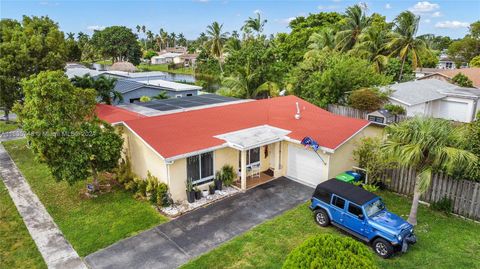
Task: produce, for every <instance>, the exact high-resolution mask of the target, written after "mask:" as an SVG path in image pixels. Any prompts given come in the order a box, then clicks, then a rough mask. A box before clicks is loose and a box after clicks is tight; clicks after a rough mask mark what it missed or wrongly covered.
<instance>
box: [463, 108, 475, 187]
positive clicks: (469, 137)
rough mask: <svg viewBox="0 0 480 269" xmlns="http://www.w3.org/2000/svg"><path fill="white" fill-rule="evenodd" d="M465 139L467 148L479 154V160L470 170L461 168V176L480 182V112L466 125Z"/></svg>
mask: <svg viewBox="0 0 480 269" xmlns="http://www.w3.org/2000/svg"><path fill="white" fill-rule="evenodd" d="M464 141H465V142H466V143H464V147H465V149H466V150H469V151H470V152H472V153H473V154H475V156H477V162H476V163H474V164H473V169H471V170H470V171H465V170H460V174H461V177H462V178H466V179H470V180H472V181H477V182H480V112H479V113H477V118H476V119H475V120H474V121H473V122H471V123H470V124H468V125H467V126H466V136H465V140H464Z"/></svg>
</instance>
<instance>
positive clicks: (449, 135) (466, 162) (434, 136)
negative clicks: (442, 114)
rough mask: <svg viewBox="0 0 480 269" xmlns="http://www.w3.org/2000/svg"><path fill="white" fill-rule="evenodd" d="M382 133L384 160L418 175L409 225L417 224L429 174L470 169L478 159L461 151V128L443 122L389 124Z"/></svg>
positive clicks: (411, 121)
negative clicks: (412, 169) (383, 134)
mask: <svg viewBox="0 0 480 269" xmlns="http://www.w3.org/2000/svg"><path fill="white" fill-rule="evenodd" d="M385 131H386V137H387V139H386V141H385V142H384V144H383V145H382V150H383V152H384V153H385V154H386V157H387V158H391V159H392V160H394V161H396V162H397V163H398V164H399V165H401V166H406V167H413V168H414V169H415V171H416V172H417V177H416V179H415V187H414V193H413V202H412V207H411V209H410V215H409V216H408V222H409V223H411V224H412V225H416V224H417V209H418V202H419V199H420V195H421V194H422V193H423V192H425V191H426V190H427V189H428V187H429V186H430V182H431V178H432V172H433V171H439V170H440V171H452V170H454V169H458V168H459V167H462V168H466V169H470V168H471V167H472V165H473V164H474V163H476V162H477V161H478V160H477V157H476V156H475V155H474V154H473V153H471V152H469V151H466V150H463V149H460V145H461V144H462V142H463V141H462V139H463V135H462V132H463V129H461V128H455V127H453V125H452V124H451V123H450V122H448V121H446V120H440V119H434V118H420V117H416V118H413V119H411V120H407V121H404V122H402V123H399V124H396V125H389V126H387V128H386V129H385Z"/></svg>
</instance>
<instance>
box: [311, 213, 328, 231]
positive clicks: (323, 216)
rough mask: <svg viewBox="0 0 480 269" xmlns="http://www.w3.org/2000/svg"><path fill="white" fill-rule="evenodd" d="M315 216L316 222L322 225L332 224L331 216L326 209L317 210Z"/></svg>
mask: <svg viewBox="0 0 480 269" xmlns="http://www.w3.org/2000/svg"><path fill="white" fill-rule="evenodd" d="M313 217H314V218H315V222H316V223H317V224H318V225H320V226H322V227H326V226H328V225H330V217H328V214H327V211H325V210H324V209H317V210H315V211H314V212H313Z"/></svg>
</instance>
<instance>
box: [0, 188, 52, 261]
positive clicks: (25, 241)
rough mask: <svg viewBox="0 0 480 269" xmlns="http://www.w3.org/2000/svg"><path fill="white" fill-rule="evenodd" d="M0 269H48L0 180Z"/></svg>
mask: <svg viewBox="0 0 480 269" xmlns="http://www.w3.org/2000/svg"><path fill="white" fill-rule="evenodd" d="M0 238H1V240H0V268H4V269H7V268H12V269H13V268H32V269H33V268H47V265H46V264H45V262H44V261H43V258H42V256H41V255H40V252H38V249H37V246H36V245H35V242H33V239H32V238H31V237H30V234H29V233H28V230H27V227H25V224H24V223H23V220H22V218H21V217H20V215H19V214H18V211H17V208H16V207H15V205H14V204H13V202H12V199H10V195H9V194H8V191H7V188H6V187H5V185H4V184H3V181H2V180H1V179H0Z"/></svg>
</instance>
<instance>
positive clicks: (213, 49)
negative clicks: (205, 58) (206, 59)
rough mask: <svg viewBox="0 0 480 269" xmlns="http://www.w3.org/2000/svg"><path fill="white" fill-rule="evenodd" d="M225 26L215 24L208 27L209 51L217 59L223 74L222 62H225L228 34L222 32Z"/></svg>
mask: <svg viewBox="0 0 480 269" xmlns="http://www.w3.org/2000/svg"><path fill="white" fill-rule="evenodd" d="M222 28H223V24H219V23H218V22H216V21H215V22H213V23H212V24H211V25H209V26H207V36H208V50H209V52H210V53H211V54H212V55H213V56H214V57H215V58H216V59H217V61H218V65H219V67H220V71H221V72H222V73H223V68H222V61H223V59H222V58H223V45H224V44H225V41H226V40H227V34H228V33H225V32H223V30H222Z"/></svg>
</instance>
